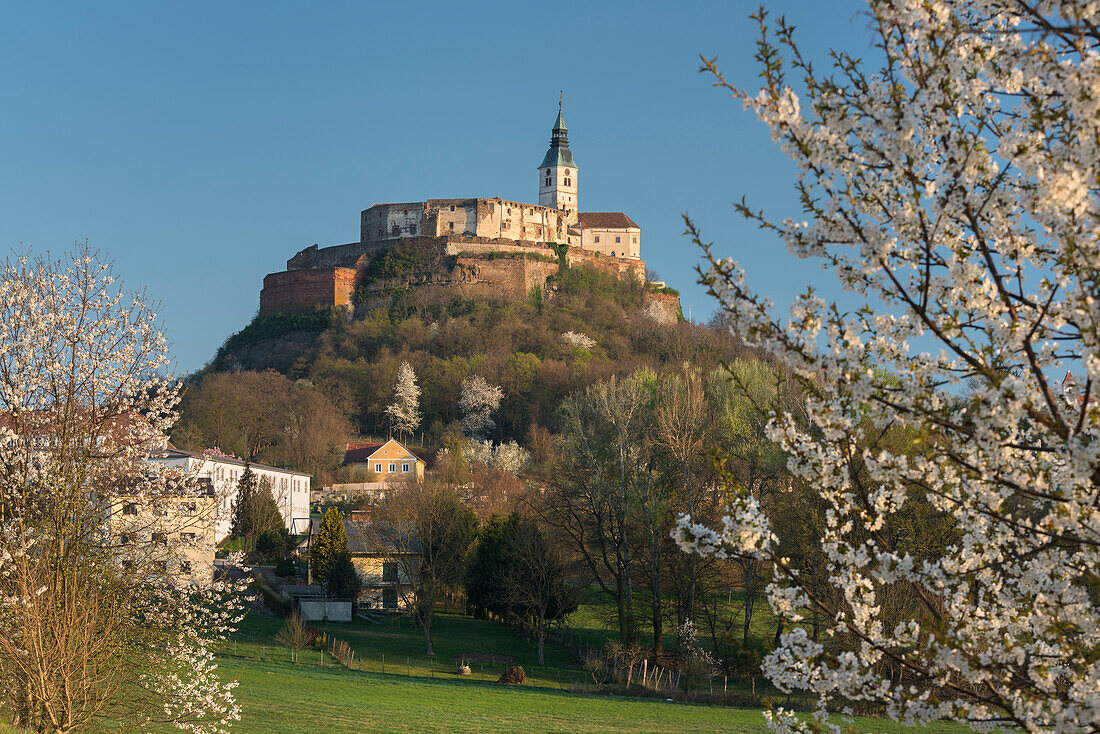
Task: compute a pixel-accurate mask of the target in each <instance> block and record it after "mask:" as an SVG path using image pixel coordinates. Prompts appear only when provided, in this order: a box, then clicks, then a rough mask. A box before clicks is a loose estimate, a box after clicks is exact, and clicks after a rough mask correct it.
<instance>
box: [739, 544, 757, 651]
mask: <svg viewBox="0 0 1100 734" xmlns="http://www.w3.org/2000/svg"><path fill="white" fill-rule="evenodd" d="M755 576H756V560H755V559H752V558H750V559H749V561H748V566H747V568H746V571H745V628H744V633H743V634H742V637H741V644H742V645H744V646H748V644H749V626H750V624H751V622H752V612H753V592H754V591H755V589H754V587H755V585H756V584H755V580H754V579H755Z"/></svg>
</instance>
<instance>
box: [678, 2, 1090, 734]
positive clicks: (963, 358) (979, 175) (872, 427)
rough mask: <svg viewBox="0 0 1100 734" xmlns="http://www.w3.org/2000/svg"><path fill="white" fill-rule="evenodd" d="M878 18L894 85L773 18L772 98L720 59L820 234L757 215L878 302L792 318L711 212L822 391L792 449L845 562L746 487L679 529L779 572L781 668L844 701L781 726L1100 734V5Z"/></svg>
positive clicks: (792, 420)
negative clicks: (964, 727)
mask: <svg viewBox="0 0 1100 734" xmlns="http://www.w3.org/2000/svg"><path fill="white" fill-rule="evenodd" d="M868 9H869V16H870V19H871V26H872V29H873V33H874V36H875V39H876V47H877V52H878V54H877V55H878V59H879V61H878V63H877V65H876V66H875V67H873V68H872V67H869V66H868V64H867V63H865V62H864V61H862V60H860V59H857V58H854V57H852V56H849V55H847V54H845V53H843V52H834V53H833V55H832V65H831V66H832V69H831V71H830V72H829V73H827V74H823V73H822V72H821V71H820V70H819V69H818V67H816V66H814V65H813V64H812V63H811V61H810V60H809V59H807V58H805V57H803V56H802V54H801V53H800V52H799V49H798V46H797V43H796V40H795V39H796V37H795V33H794V31H793V28H792V27H791V26H790V25H788V24H787V23H786V22H785V21H783V20H780V21H779V22H778V23H775V24H773V23H772V22H771V21H770V20H769V19H768V18H767V17H766V16H765V14H764V13H763V12H760V13H759V14H758V15H757V16H755V17H756V19H757V20H758V21H759V24H760V29H761V33H760V38H759V41H758V43H757V59H758V60H759V63H760V64H761V67H762V68H761V72H762V73H761V78H762V79H763V87H762V89H760V90H759V91H757V92H752V91H747V90H743V89H741V88H740V87H737V86H735V85H734V84H732V83H730V82H727V80H726V79H725V78H724V77H723V75H722V72H721V71H720V70H719V68H718V66H717V64H716V63H715V62H714V60H712V59H706V58H704V59H703V70H704V71H705V72H708V73H710V74H711V75H713V78H714V80H715V84H716V86H719V87H721V88H723V89H725V90H726V91H728V92H729V93H730V94H731V95H732V96H733V97H734V98H736V99H739V100H741V101H742V102H743V103H744V105H745V106H746V107H747V108H748V109H749V110H751V111H752V112H754V113H755V114H756V115H757V117H758V118H759V119H760V120H761V121H762V122H763V123H765V124H766V125H767V126H768V127H769V128H770V130H771V133H772V136H773V139H774V140H775V141H776V142H777V143H778V144H779V145H780V146H781V147H782V149H783V151H784V152H785V153H787V154H788V155H789V156H790V158H791V159H792V160H793V161H794V163H795V164H796V165H797V168H798V179H797V182H796V189H797V192H798V194H799V197H800V201H801V206H802V210H803V213H802V216H801V217H799V218H798V219H797V220H796V219H795V218H789V219H783V220H781V221H780V220H776V219H773V218H771V217H769V216H768V215H767V214H765V213H763V212H759V211H756V210H753V209H751V208H750V205H749V203H747V202H742V204H741V205H740V206H739V207H738V208H739V210H740V212H741V213H742V214H743V215H744V216H746V217H748V218H750V219H752V220H755V221H756V222H758V223H759V225H760V226H761V227H762V228H763V229H765V230H767V231H768V232H771V233H774V234H775V235H778V237H779V238H781V239H782V240H783V241H784V242H785V243H786V245H787V246H788V248H789V249H790V250H791V251H792V252H793V253H795V254H796V255H798V256H800V257H806V258H817V259H820V260H822V261H824V263H825V264H826V265H827V269H829V270H830V271H831V272H832V273H833V274H834V275H835V277H836V278H837V279H838V281H839V283H840V285H841V286H842V287H843V288H844V289H846V290H848V291H851V292H853V293H854V294H855V297H857V298H859V299H862V300H864V301H865V302H866V304H867V305H866V306H865V307H862V308H858V309H856V310H846V309H845V308H843V307H842V306H840V305H839V304H837V303H833V302H829V301H827V300H826V299H824V298H822V297H820V296H819V295H817V294H816V293H815V292H814V291H813V290H809V291H807V292H806V293H805V295H803V296H801V297H800V298H799V299H798V300H797V301H796V302H795V303H794V304H793V305H792V306H791V309H790V315H789V317H788V318H781V317H780V316H778V315H777V314H775V313H773V311H772V309H771V308H770V305H769V304H768V303H767V301H766V300H765V299H764V298H762V297H761V296H760V295H758V294H757V293H755V292H754V291H753V290H751V288H750V286H749V284H748V281H747V279H746V276H745V273H744V272H742V271H741V270H740V269H739V268H738V266H737V265H736V263H734V262H733V261H731V260H729V259H723V258H721V257H720V256H719V255H718V254H716V249H715V248H713V247H712V246H711V245H710V244H708V243H705V242H704V240H703V237H702V235H701V233H700V232H699V231H698V230H697V228H696V227H695V226H694V224H693V223H692V222H691V221H690V220H689V221H688V231H689V234H691V236H693V237H694V239H695V240H696V242H697V243H698V244H700V245H701V246H702V247H703V248H704V250H705V253H706V261H707V263H708V266H707V268H706V269H705V270H704V271H703V280H704V282H705V284H706V285H707V286H709V288H710V291H711V293H712V294H713V295H714V296H715V297H717V298H718V299H719V300H720V301H721V304H722V306H723V307H724V309H725V311H726V312H727V313H728V316H729V318H730V319H731V322H732V323H733V325H734V328H735V329H736V331H737V332H738V333H740V334H741V335H742V336H743V337H744V338H745V339H746V340H748V341H749V342H750V343H752V344H753V345H756V346H758V347H760V348H762V349H763V350H765V351H766V352H767V353H768V354H770V355H771V356H772V357H773V358H774V359H775V360H776V361H777V363H778V364H780V365H781V366H782V368H783V369H784V370H785V371H786V373H787V374H789V375H790V376H791V377H792V379H795V380H797V381H799V383H800V386H801V389H802V391H803V394H804V403H805V412H804V413H803V414H801V415H800V416H794V415H791V414H788V413H784V412H776V413H775V414H774V415H773V418H772V420H771V423H770V427H769V433H770V436H771V438H772V439H773V440H775V441H776V442H778V443H779V444H780V445H781V447H782V448H783V450H784V451H785V452H786V453H787V456H788V465H789V469H790V471H791V472H792V473H793V475H794V478H795V481H798V482H803V483H806V484H807V485H808V486H813V487H815V488H817V491H818V493H819V496H820V501H821V503H822V516H823V517H824V518H825V522H824V527H823V528H822V529H821V537H820V544H821V551H822V553H823V555H824V559H825V563H824V572H823V573H816V572H814V571H813V570H812V569H810V568H809V567H808V566H807V565H806V564H805V563H804V562H803V561H804V559H797V558H792V557H791V556H790V555H788V554H787V553H786V552H785V548H786V547H787V546H786V544H785V538H784V537H783V535H782V533H781V532H780V530H779V529H778V528H779V526H778V525H776V524H775V523H774V522H773V518H771V517H770V516H769V513H768V512H767V511H766V510H765V509H764V508H763V507H762V506H761V505H760V503H759V502H758V501H757V500H756V499H755V498H754V497H753V496H752V495H751V494H748V493H747V492H746V493H737V492H736V491H735V492H732V500H731V505H730V508H729V514H728V516H727V517H726V518H725V520H724V522H723V524H722V526H721V527H719V528H712V527H706V526H704V525H702V524H699V523H697V522H696V521H694V520H693V519H692V518H690V517H687V516H685V517H682V518H681V520H680V523H679V526H678V528H677V530H676V531H675V533H674V535H675V537H676V538H677V540H678V541H679V543H680V544H681V546H682V547H683V548H685V549H686V550H689V551H691V552H694V553H700V554H704V555H708V554H718V555H719V556H728V555H745V556H750V557H754V558H757V559H761V560H764V561H766V562H768V563H770V564H771V565H772V567H773V568H774V570H775V576H774V581H773V583H772V584H771V585H770V587H769V589H768V596H769V603H770V605H771V607H772V609H773V610H774V611H775V613H776V614H778V615H780V616H781V617H783V618H785V619H786V620H788V622H789V623H790V624H791V625H792V626H791V627H789V628H788V630H787V631H786V632H785V633H784V634H783V635H782V638H781V644H780V645H779V647H778V648H777V649H775V650H774V651H773V652H772V653H770V654H769V655H768V656H767V658H766V660H765V662H764V666H763V667H764V671H765V673H766V674H767V675H768V676H769V677H770V678H771V680H772V681H773V682H774V683H775V684H776V685H778V686H779V687H780V688H781V689H783V690H788V691H794V690H801V691H808V692H810V693H811V694H813V695H815V696H817V697H818V699H819V707H818V711H817V714H816V716H815V718H813V719H811V720H808V721H807V720H799V719H797V718H795V717H794V716H792V715H791V714H790V713H789V712H786V711H783V710H782V709H780V710H778V711H776V712H774V713H772V714H770V718H771V722H772V727H773V729H774V730H775V731H780V732H795V731H798V732H808V731H821V730H823V729H824V728H826V727H828V728H830V729H831V730H832V731H839V728H838V727H837V726H836V724H835V723H830V721H829V720H828V719H827V718H826V712H827V711H828V710H831V709H838V708H839V709H843V708H845V707H847V706H850V705H851V704H852V703H853V702H856V703H861V704H871V705H873V706H881V707H883V708H884V709H885V711H886V713H887V714H888V715H889V716H890V717H892V718H894V719H896V720H898V721H901V722H904V723H907V724H923V723H928V722H932V721H937V720H943V719H948V720H956V721H960V722H965V723H967V724H969V725H970V726H972V727H973V728H975V729H978V730H988V729H990V728H993V727H995V726H1004V727H1008V728H1009V729H1016V730H1022V731H1028V732H1039V731H1057V732H1096V731H1100V594H1098V591H1097V590H1098V584H1097V581H1098V580H1100V434H1098V421H1100V403H1098V402H1097V400H1096V393H1097V389H1098V387H1100V195H1098V192H1100V5H1098V4H1097V3H1095V2H1083V1H1074V0H1063V1H1058V0H1051V1H1050V2H1037V1H1034V0H1019V1H1009V0H975V1H971V2H958V3H946V2H935V1H931V2H925V1H920V2H918V1H916V0H871V1H870V2H869V4H868ZM803 219H804V220H805V221H801V220H803ZM1067 372H1075V373H1076V374H1077V375H1078V383H1079V385H1081V386H1082V388H1081V391H1080V393H1079V394H1076V395H1073V396H1072V398H1068V399H1067V396H1066V395H1065V394H1064V392H1063V390H1062V386H1061V384H1060V383H1061V381H1062V379H1063V377H1064V376H1065V375H1066V373H1067ZM916 506H921V507H923V508H926V510H927V512H928V513H931V514H935V515H936V516H937V517H938V518H940V520H941V524H940V525H939V527H942V528H943V538H942V540H943V547H942V549H940V550H939V551H936V552H928V553H914V552H911V551H909V550H905V548H906V547H907V546H906V544H905V543H903V542H901V538H902V537H903V536H904V534H905V532H904V531H905V528H904V526H903V522H902V521H903V520H904V519H905V517H906V516H907V513H910V512H911V511H912V510H913V508H914V507H916ZM922 511H923V510H922ZM910 545H911V544H910ZM898 594H903V595H904V596H905V598H906V599H907V600H908V604H907V606H905V607H903V611H902V612H901V613H898V612H897V609H898V605H896V604H894V603H893V602H892V601H891V600H892V599H893V598H895V597H896V596H897V595H898ZM888 609H891V610H892V611H891V613H890V614H887V610H888ZM811 612H812V613H813V614H814V615H815V618H824V619H826V620H828V622H827V624H826V629H825V630H824V633H823V634H822V635H821V636H819V637H818V638H817V639H815V636H812V635H811V634H810V632H809V631H808V630H807V629H806V627H805V626H804V625H803V624H800V622H801V621H802V620H803V619H805V618H806V617H807V615H809V614H810V613H811Z"/></svg>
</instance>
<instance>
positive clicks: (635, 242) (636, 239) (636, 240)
mask: <svg viewBox="0 0 1100 734" xmlns="http://www.w3.org/2000/svg"><path fill="white" fill-rule="evenodd" d="M634 244H635V245H636V244H638V238H637V237H635V238H634Z"/></svg>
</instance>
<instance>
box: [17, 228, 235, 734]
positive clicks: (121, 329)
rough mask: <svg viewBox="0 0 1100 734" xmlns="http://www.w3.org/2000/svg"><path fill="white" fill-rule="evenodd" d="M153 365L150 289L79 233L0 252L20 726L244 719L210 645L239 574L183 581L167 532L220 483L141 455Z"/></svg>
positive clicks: (165, 421)
mask: <svg viewBox="0 0 1100 734" xmlns="http://www.w3.org/2000/svg"><path fill="white" fill-rule="evenodd" d="M166 367H167V362H166V344H165V340H164V336H163V335H162V334H161V332H160V331H159V330H158V328H157V326H156V323H155V319H154V315H153V314H152V312H151V311H150V309H149V306H148V304H147V303H146V302H145V300H144V298H143V297H142V296H141V295H140V294H132V295H128V294H126V293H125V292H124V291H122V290H121V289H120V288H119V287H118V285H117V284H116V283H115V280H114V277H113V275H112V273H111V269H110V267H109V266H108V265H105V264H103V263H102V262H101V261H100V260H99V259H98V258H97V257H96V256H95V255H94V254H92V253H90V252H89V251H88V249H87V248H86V247H80V248H77V249H76V251H75V252H73V253H72V254H70V255H67V256H65V257H63V258H61V259H51V258H49V257H38V258H28V257H16V258H14V259H9V260H7V261H4V262H3V263H0V718H6V719H9V720H10V721H11V723H13V724H14V725H15V726H16V727H17V728H18V729H19V730H21V731H22V730H30V731H36V732H52V733H63V732H70V731H73V730H77V729H79V730H87V729H89V728H96V727H100V726H102V727H104V728H107V729H111V730H119V731H125V730H135V729H158V730H159V729H160V728H162V727H164V726H165V725H169V726H174V727H176V728H179V729H183V730H189V731H194V732H222V731H226V730H227V729H228V727H229V725H230V723H231V722H232V721H233V720H235V719H238V718H239V707H238V705H237V703H236V701H235V699H234V696H233V693H232V690H233V687H234V686H235V683H234V682H233V681H224V680H222V679H221V678H220V677H219V675H218V674H217V668H216V664H215V659H214V654H213V650H212V645H213V643H214V642H215V641H216V640H218V639H223V638H224V637H225V636H226V635H227V634H228V633H229V632H231V631H232V629H233V627H234V625H235V624H236V623H237V622H238V621H239V620H240V618H241V615H242V613H243V612H242V609H243V605H242V601H241V599H240V596H239V593H238V592H239V589H238V588H236V587H234V586H231V585H225V584H222V583H214V584H211V585H190V584H189V583H185V582H184V581H183V579H184V574H183V571H184V570H185V567H184V566H181V565H180V563H181V559H180V558H179V557H177V552H176V551H174V550H172V548H171V547H169V545H168V543H167V540H168V537H169V535H170V534H171V533H172V528H171V527H169V526H168V523H169V522H170V516H172V515H173V514H175V511H174V510H173V509H172V508H173V507H184V508H185V511H186V514H187V515H188V522H194V521H195V517H194V516H195V515H198V514H199V513H201V511H202V509H201V508H202V507H203V506H205V507H212V506H213V505H214V504H215V503H216V501H217V499H216V498H213V497H210V496H209V493H208V488H205V487H203V486H200V485H198V484H197V483H196V482H195V481H194V480H193V479H192V478H190V477H185V476H169V475H167V474H166V473H165V472H166V470H165V469H164V467H159V468H158V466H157V465H156V464H155V463H151V462H149V461H148V457H149V456H150V455H153V454H156V453H157V452H159V451H162V450H163V447H164V436H165V433H166V431H167V429H168V427H169V426H170V425H171V423H172V421H173V420H174V419H175V412H174V407H175V404H176V401H177V387H176V385H175V383H174V382H172V381H171V380H170V379H168V378H167V377H165V376H163V375H164V374H165V370H166ZM203 503H205V504H203ZM151 505H155V506H156V507H158V508H160V509H159V510H158V511H157V512H155V513H138V512H137V511H136V510H134V511H133V512H130V510H131V509H132V508H137V507H139V506H146V507H148V506H151ZM120 516H124V517H120ZM164 516H168V517H164ZM141 517H145V518H146V519H147V520H148V523H147V525H148V526H146V527H138V525H139V524H140V520H139V518H141ZM123 520H124V521H125V523H123ZM149 526H155V529H153V528H151V527H149ZM123 528H125V529H123ZM151 530H152V532H150V531H151ZM176 535H177V536H178V535H179V533H176ZM161 540H163V541H164V542H163V543H162V542H161ZM209 540H210V543H211V544H212V536H210V539H209ZM185 552H186V548H184V549H181V550H180V551H179V553H181V554H182V553H185ZM211 552H212V545H211Z"/></svg>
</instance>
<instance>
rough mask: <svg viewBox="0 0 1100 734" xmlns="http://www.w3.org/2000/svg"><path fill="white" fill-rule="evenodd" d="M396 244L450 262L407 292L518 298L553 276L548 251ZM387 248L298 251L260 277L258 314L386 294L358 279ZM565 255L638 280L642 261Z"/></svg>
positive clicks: (465, 241)
mask: <svg viewBox="0 0 1100 734" xmlns="http://www.w3.org/2000/svg"><path fill="white" fill-rule="evenodd" d="M403 243H404V244H408V245H416V246H420V247H425V248H433V249H435V250H436V252H437V253H438V254H439V255H440V256H450V257H454V258H455V261H454V267H453V268H452V269H451V270H450V271H449V272H448V271H444V270H442V269H440V270H433V271H432V272H426V273H415V274H410V276H409V279H408V282H407V283H406V286H407V287H411V288H416V289H417V290H418V291H421V292H424V293H430V292H434V291H442V290H445V289H451V290H456V291H457V292H459V293H461V294H462V295H464V296H466V297H469V298H494V299H501V300H522V299H525V298H527V297H528V295H529V294H530V293H531V291H532V289H534V288H535V287H536V286H538V287H540V288H545V287H546V279H547V278H549V277H550V276H552V275H554V274H556V273H557V272H558V261H557V253H556V251H555V250H554V249H553V248H552V247H550V246H549V245H542V244H535V243H523V244H517V243H516V241H515V240H508V239H505V240H500V239H495V238H486V237H461V238H446V237H444V238H433V237H419V238H407V239H404V240H403ZM393 244H394V243H393V242H388V243H382V244H380V243H359V242H353V243H350V244H347V245H337V246H335V247H326V248H323V249H318V248H317V247H316V246H314V247H310V248H307V249H305V250H302V251H301V252H299V253H298V254H296V255H295V256H294V257H293V258H291V259H290V260H289V261H288V262H287V268H288V269H287V270H286V271H285V272H281V273H271V274H270V275H268V276H267V277H265V278H264V287H263V291H262V292H261V293H260V315H261V316H267V315H270V314H276V313H287V314H294V313H305V312H309V311H312V310H314V309H316V308H322V307H331V306H351V305H353V299H354V297H355V291H356V288H357V287H358V288H360V289H362V292H363V295H365V296H367V297H368V298H370V297H371V296H382V295H384V294H386V293H388V292H389V291H390V290H391V289H392V288H393V287H394V285H395V284H394V283H392V282H380V283H377V284H372V283H362V282H361V278H360V273H361V272H362V271H363V270H364V269H365V268H366V266H367V265H369V263H370V262H371V260H373V259H374V258H375V257H377V256H378V255H379V254H381V253H382V252H384V251H385V250H387V249H389V248H390V247H392V246H393ZM525 255H535V256H537V257H525ZM567 257H568V258H569V262H570V263H571V264H573V265H588V266H591V267H594V268H596V269H598V270H602V271H603V272H607V273H611V274H613V275H615V276H616V277H619V278H634V279H637V280H643V281H644V279H645V261H643V260H640V259H634V258H618V257H611V256H608V255H603V254H601V253H598V252H591V251H588V250H582V249H580V248H579V247H570V248H569V249H568V251H567ZM651 295H655V294H651ZM666 298H671V299H673V301H675V303H674V304H671V305H665V304H664V303H663V302H662V303H661V305H659V306H656V307H654V308H656V309H657V311H659V312H660V313H661V314H663V317H662V318H663V319H668V318H671V317H672V314H673V313H675V314H676V315H677V316H678V314H679V299H677V298H676V297H675V296H668V297H666ZM657 311H655V315H656V314H657Z"/></svg>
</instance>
